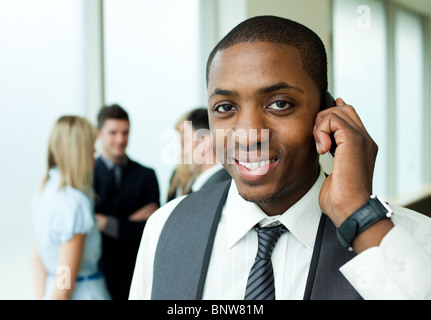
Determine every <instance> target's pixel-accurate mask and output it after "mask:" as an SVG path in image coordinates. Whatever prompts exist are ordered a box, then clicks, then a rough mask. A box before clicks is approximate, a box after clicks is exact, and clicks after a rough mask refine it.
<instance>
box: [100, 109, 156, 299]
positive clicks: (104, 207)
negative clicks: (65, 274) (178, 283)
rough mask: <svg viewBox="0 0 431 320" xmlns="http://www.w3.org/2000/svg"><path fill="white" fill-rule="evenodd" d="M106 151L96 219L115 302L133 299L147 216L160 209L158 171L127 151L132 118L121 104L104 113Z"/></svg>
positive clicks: (102, 130)
mask: <svg viewBox="0 0 431 320" xmlns="http://www.w3.org/2000/svg"><path fill="white" fill-rule="evenodd" d="M97 120H98V138H99V140H100V141H101V144H102V155H101V156H100V157H99V158H98V159H97V160H96V166H95V180H94V186H95V192H96V208H95V209H96V219H97V222H98V225H99V229H100V230H101V231H102V239H103V242H102V243H103V252H102V257H101V260H100V267H101V269H102V271H103V272H104V274H105V277H106V282H107V285H108V289H109V291H110V293H111V296H112V298H113V299H114V300H116V299H127V297H128V294H129V288H130V283H131V280H132V274H133V270H134V266H135V260H136V254H137V251H138V248H139V243H140V240H141V236H142V231H143V229H144V226H145V223H146V220H147V219H148V217H149V216H150V215H151V214H152V213H153V212H154V211H155V210H157V209H158V208H159V206H160V202H159V186H158V182H157V178H156V175H155V172H154V170H153V169H151V168H147V167H144V166H142V165H140V164H138V163H137V162H135V161H133V160H132V159H130V158H129V157H128V156H127V154H126V148H127V143H128V136H129V128H130V122H129V118H128V114H127V112H126V111H125V110H124V109H123V108H121V107H120V106H119V105H112V106H109V107H103V108H102V109H101V110H100V112H99V115H98V119H97Z"/></svg>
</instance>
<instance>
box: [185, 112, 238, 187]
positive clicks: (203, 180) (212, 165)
mask: <svg viewBox="0 0 431 320" xmlns="http://www.w3.org/2000/svg"><path fill="white" fill-rule="evenodd" d="M182 140H183V141H184V145H183V146H182V147H183V155H184V162H185V163H186V164H189V168H190V171H191V173H192V176H195V177H196V178H195V180H194V181H193V184H192V185H191V190H190V191H191V192H196V191H198V190H200V189H202V188H204V187H206V186H209V185H211V184H213V183H216V182H220V181H225V180H230V179H231V176H230V175H229V173H227V171H226V170H225V169H224V168H223V166H222V165H221V164H220V163H219V162H218V161H217V159H216V156H215V152H214V149H213V145H212V141H211V134H210V130H209V121H208V110H207V109H206V108H197V109H194V110H192V111H191V112H190V113H189V115H188V117H187V118H186V121H185V122H184V130H183V139H182Z"/></svg>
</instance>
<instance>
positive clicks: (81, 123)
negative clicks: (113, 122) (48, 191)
mask: <svg viewBox="0 0 431 320" xmlns="http://www.w3.org/2000/svg"><path fill="white" fill-rule="evenodd" d="M95 141H96V129H95V128H94V126H93V125H92V124H91V123H90V122H89V121H88V120H86V119H84V118H81V117H78V116H62V117H60V118H59V119H58V120H57V122H56V123H55V125H54V128H53V129H52V131H51V135H50V138H49V145H48V170H47V173H46V176H45V179H44V181H43V183H42V189H43V188H44V187H45V184H46V182H47V181H48V178H49V170H50V169H52V168H54V167H57V168H58V170H59V171H60V174H61V179H60V185H59V188H60V189H61V188H63V187H65V186H70V187H73V188H75V189H78V190H80V191H82V192H84V193H85V194H87V195H88V196H90V197H92V196H93V195H92V191H91V190H92V183H93V174H94V173H93V170H94V160H93V154H94V143H95Z"/></svg>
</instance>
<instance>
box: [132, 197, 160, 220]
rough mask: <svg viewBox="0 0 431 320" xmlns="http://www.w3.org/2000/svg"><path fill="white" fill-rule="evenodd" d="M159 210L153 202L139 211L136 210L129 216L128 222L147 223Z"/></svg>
mask: <svg viewBox="0 0 431 320" xmlns="http://www.w3.org/2000/svg"><path fill="white" fill-rule="evenodd" d="M158 208H159V205H158V204H157V203H155V202H152V203H149V204H147V205H146V206H144V207H142V208H141V209H139V210H136V211H135V212H134V213H132V214H131V215H130V216H129V220H130V221H135V222H138V221H141V222H142V221H147V220H148V218H149V217H150V216H151V215H152V214H153V212H154V211H156V210H157V209H158Z"/></svg>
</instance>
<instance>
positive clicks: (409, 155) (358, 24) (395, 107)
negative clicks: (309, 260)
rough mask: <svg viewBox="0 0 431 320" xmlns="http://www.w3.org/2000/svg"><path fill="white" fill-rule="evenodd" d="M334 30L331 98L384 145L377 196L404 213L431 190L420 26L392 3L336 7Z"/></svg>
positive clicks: (338, 0) (359, 0)
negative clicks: (343, 104)
mask: <svg viewBox="0 0 431 320" xmlns="http://www.w3.org/2000/svg"><path fill="white" fill-rule="evenodd" d="M333 24H334V27H333V30H334V42H333V44H334V47H333V55H334V93H335V95H336V96H341V97H346V99H347V101H346V102H347V103H349V104H352V105H353V106H354V107H355V108H356V109H357V111H358V113H359V115H360V116H361V118H362V120H363V122H364V124H365V126H366V128H367V130H368V131H369V133H370V135H371V136H372V137H373V138H374V140H375V141H376V142H377V144H378V145H379V154H378V156H377V162H376V170H375V179H374V192H375V193H377V194H381V195H383V196H384V197H386V198H387V199H388V200H392V202H398V203H399V204H401V205H406V204H408V203H409V202H410V201H413V200H415V199H417V198H418V195H420V194H421V192H422V191H421V190H425V188H426V184H427V183H429V181H426V177H425V174H426V172H427V171H426V168H425V165H426V161H425V158H426V157H427V155H426V154H425V153H426V152H425V151H424V150H426V148H425V143H426V142H425V141H427V139H429V138H427V137H426V134H427V133H426V130H425V126H424V123H425V122H426V121H427V120H426V119H425V117H426V113H425V94H426V93H425V92H424V81H425V78H426V77H425V73H424V70H426V68H425V65H426V63H425V60H424V59H425V55H424V51H425V44H424V39H425V37H424V22H423V18H422V16H420V15H419V14H417V13H413V12H411V11H409V10H407V9H404V7H401V6H399V5H396V4H394V3H393V2H389V1H388V2H384V1H377V0H374V1H371V0H369V1H363V0H352V1H342V0H334V1H333ZM428 41H429V40H428ZM427 59H430V57H427ZM428 63H429V62H428ZM428 121H429V120H428ZM422 194H423V193H422Z"/></svg>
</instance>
